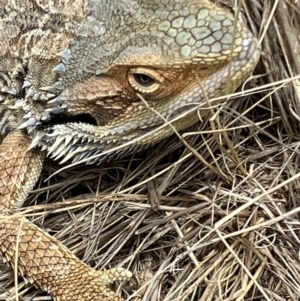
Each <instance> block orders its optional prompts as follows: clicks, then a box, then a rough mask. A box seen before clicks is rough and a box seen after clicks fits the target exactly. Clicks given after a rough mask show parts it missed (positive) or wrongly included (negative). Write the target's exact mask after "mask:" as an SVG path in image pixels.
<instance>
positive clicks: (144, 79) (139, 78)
mask: <svg viewBox="0 0 300 301" xmlns="http://www.w3.org/2000/svg"><path fill="white" fill-rule="evenodd" d="M133 78H134V80H135V81H136V82H137V83H138V84H139V85H141V86H143V87H146V88H147V87H150V86H152V85H153V84H154V83H155V79H154V78H152V77H151V76H149V75H148V74H144V73H136V74H134V75H133Z"/></svg>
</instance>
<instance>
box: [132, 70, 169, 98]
mask: <svg viewBox="0 0 300 301" xmlns="http://www.w3.org/2000/svg"><path fill="white" fill-rule="evenodd" d="M128 81H129V83H130V85H131V87H132V88H133V89H134V90H135V91H136V92H139V93H144V94H152V93H153V92H155V91H156V90H157V89H158V88H159V87H160V86H161V83H162V82H163V81H164V78H163V77H162V76H161V75H160V74H159V73H158V72H156V71H154V70H152V69H148V68H133V69H130V70H129V72H128Z"/></svg>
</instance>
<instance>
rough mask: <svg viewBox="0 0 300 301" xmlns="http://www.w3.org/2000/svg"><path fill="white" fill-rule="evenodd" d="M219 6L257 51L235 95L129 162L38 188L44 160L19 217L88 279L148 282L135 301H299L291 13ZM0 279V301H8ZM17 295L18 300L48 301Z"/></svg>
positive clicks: (298, 67) (295, 42)
mask: <svg viewBox="0 0 300 301" xmlns="http://www.w3.org/2000/svg"><path fill="white" fill-rule="evenodd" d="M217 2H218V3H220V4H221V5H223V6H225V7H227V8H230V9H232V11H235V12H237V11H238V7H237V6H235V5H236V2H237V3H238V5H239V3H241V7H240V17H241V18H243V20H244V21H245V22H246V23H247V24H248V26H249V27H250V28H251V30H252V31H253V32H254V33H255V34H256V35H257V36H258V39H259V40H260V42H261V45H262V50H263V53H262V57H261V60H260V62H259V65H258V67H257V69H256V71H255V73H254V74H253V77H252V78H251V79H249V80H248V81H247V83H246V84H245V85H244V86H243V87H242V89H240V92H238V93H235V94H234V96H233V97H232V99H231V100H230V101H224V103H223V104H222V105H220V106H219V107H218V109H217V110H215V111H214V112H212V114H211V115H210V116H207V117H206V118H205V119H203V120H202V121H199V123H198V124H196V125H195V126H194V127H193V128H190V129H189V130H188V131H185V132H183V133H180V138H178V136H177V135H174V136H173V137H171V138H170V139H168V140H166V141H162V142H161V143H160V144H158V145H156V146H155V147H153V148H152V149H150V150H148V151H145V152H143V153H139V154H136V155H135V156H132V157H130V158H126V159H124V160H119V161H117V162H111V163H107V164H103V165H101V166H80V167H78V166H76V167H74V168H71V169H67V170H63V171H61V172H59V173H58V174H57V175H54V176H52V177H50V178H48V177H49V176H50V175H52V174H53V172H54V171H56V170H58V169H59V168H60V166H58V165H55V166H54V165H53V162H51V161H49V162H48V163H47V166H46V168H45V171H44V175H43V179H42V180H43V181H45V180H46V179H47V180H46V183H45V182H43V181H42V180H41V182H40V186H39V188H37V189H36V190H35V191H34V193H33V194H32V195H31V198H30V200H29V201H28V202H27V203H26V205H27V206H28V207H27V208H26V209H24V212H25V213H26V214H27V216H29V217H30V218H31V219H32V220H35V223H36V224H38V225H40V226H41V227H42V228H44V229H46V230H47V231H48V232H49V233H51V234H53V235H54V236H56V237H57V238H58V239H59V240H60V241H61V242H62V243H63V244H64V245H66V246H67V247H69V248H70V249H71V250H73V251H74V252H75V253H76V254H77V255H78V256H79V257H80V258H82V259H83V260H84V261H85V262H87V263H89V264H90V265H92V266H94V267H95V268H96V269H108V268H110V267H112V266H116V265H121V266H123V267H125V268H128V269H129V270H131V271H134V272H137V274H138V275H139V276H140V277H141V278H145V279H148V281H146V283H145V284H144V285H142V286H141V287H142V291H137V292H133V294H134V295H140V296H142V298H143V300H152V301H154V300H155V301H156V300H164V301H171V300H180V301H184V300H193V301H194V300H197V301H209V300H222V301H225V300H226V301H229V300H236V301H238V300H276V301H281V300H299V298H300V260H299V249H300V239H299V232H300V230H299V227H300V221H299V217H300V179H299V178H300V167H299V164H300V161H299V159H300V148H299V146H300V142H299V129H300V127H299V124H300V123H299V122H300V2H297V1H294V0H286V1H285V0H279V1H277V0H245V1H244V2H242V1H234V0H219V1H217ZM241 91H242V92H241ZM37 200H39V202H38V203H37ZM41 200H43V201H42V202H41ZM0 270H1V271H4V272H2V273H1V275H0V283H1V289H0V300H13V299H14V298H15V297H16V285H15V282H14V275H13V272H12V271H11V270H10V269H9V268H7V267H6V265H4V264H1V266H0ZM141 271H142V272H141ZM17 285H18V296H19V300H32V298H34V299H33V300H41V298H46V299H47V297H42V296H46V295H45V294H44V293H41V292H40V291H36V290H35V289H32V287H31V286H27V285H25V282H24V280H23V279H21V278H19V283H18V284H17ZM120 289H121V290H122V289H124V285H123V286H120ZM126 291H128V292H129V293H132V290H130V288H129V289H128V290H127V288H126V287H125V291H124V296H125V297H128V296H129V295H128V294H127V292H126ZM137 299H138V298H137Z"/></svg>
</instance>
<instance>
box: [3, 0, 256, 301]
mask: <svg viewBox="0 0 300 301" xmlns="http://www.w3.org/2000/svg"><path fill="white" fill-rule="evenodd" d="M259 54H260V49H259V46H258V44H257V41H256V39H255V38H254V37H253V36H252V34H251V33H250V32H249V31H248V30H247V29H246V28H245V27H244V26H243V25H242V24H241V23H239V22H236V23H235V21H234V17H233V16H231V15H230V14H229V13H228V12H226V11H224V10H223V9H221V8H219V7H217V6H215V5H213V4H212V3H210V2H209V1H208V0H154V1H148V0H139V1H137V0H93V1H92V0H72V1H71V0H57V1H46V0H0V109H1V111H0V133H1V135H2V136H3V137H6V138H5V139H4V141H3V143H2V145H1V146H0V175H1V178H0V212H1V216H2V217H1V218H0V256H2V257H5V258H6V259H7V260H8V261H9V262H10V263H11V265H12V266H14V265H15V263H16V262H17V266H18V271H19V273H20V274H21V275H24V276H26V277H27V278H28V279H29V280H30V281H31V282H32V283H34V284H35V285H36V286H37V287H39V288H41V289H43V290H45V291H47V292H48V293H49V294H50V295H51V296H52V297H53V298H54V299H55V300H103V301H109V300H123V299H122V298H121V297H119V296H117V295H116V294H115V293H114V292H112V291H111V290H110V289H109V288H108V285H109V284H110V283H111V282H113V281H115V280H124V279H129V278H131V277H132V275H131V273H130V272H128V271H126V270H123V269H121V268H119V269H113V270H110V271H106V272H99V271H95V270H93V269H91V268H89V267H88V266H87V265H85V264H84V263H83V262H81V261H80V260H79V259H77V258H76V257H75V255H73V254H72V253H71V252H70V251H69V250H68V249H66V248H65V247H64V246H63V245H62V244H60V243H59V242H58V241H57V240H56V239H55V238H53V237H51V236H50V235H48V234H47V233H45V232H44V231H43V230H41V229H39V228H37V227H36V226H35V225H33V224H32V223H31V222H29V221H28V220H27V219H25V218H22V217H21V216H19V215H16V214H15V215H12V214H11V210H13V209H15V208H18V207H19V206H22V204H23V202H24V200H25V199H26V197H27V195H28V193H29V191H30V190H31V189H32V188H33V186H34V185H35V182H36V181H37V178H38V176H39V174H40V171H41V168H42V164H43V160H44V157H45V153H44V152H43V151H44V150H46V151H47V153H48V155H51V156H52V157H53V158H55V159H57V160H58V159H60V160H63V161H66V160H70V159H71V160H73V161H79V160H81V159H84V160H85V161H87V162H89V163H93V162H98V163H99V162H101V161H103V160H109V159H112V158H116V157H120V156H122V155H125V154H130V153H132V152H135V151H138V150H140V149H143V148H145V147H148V146H149V145H152V144H154V143H156V142H158V141H159V140H161V139H163V138H165V137H167V136H169V135H171V134H172V132H173V129H172V127H171V126H170V124H169V123H172V126H173V127H175V128H176V130H182V129H185V128H187V127H188V126H190V125H192V124H193V123H194V122H196V121H197V120H198V117H199V114H200V115H205V114H206V113H207V112H208V110H207V107H208V106H209V105H215V104H217V103H218V102H219V101H220V100H218V101H216V100H214V98H216V97H218V96H221V95H225V94H228V93H230V92H232V91H234V90H235V89H236V88H237V87H238V86H239V85H240V84H241V83H242V82H243V81H244V80H245V79H246V78H247V77H248V76H249V75H250V74H251V72H252V71H253V69H254V67H255V65H256V63H257V61H258V59H259ZM196 108H201V111H200V113H199V114H197V111H196ZM203 108H206V110H202V109H203ZM191 109H194V110H191ZM189 110H190V112H189V113H188V114H185V116H181V114H182V113H185V112H187V111H189ZM81 114H88V115H89V116H91V117H92V118H93V121H94V122H93V124H89V123H86V122H79V121H80V120H82V119H81ZM70 117H75V120H77V122H76V121H74V118H73V119H72V122H71V121H70V122H69V123H62V122H61V121H62V119H66V120H68V118H70ZM49 121H50V122H49ZM29 147H30V150H29ZM17 242H18V245H17ZM16 255H17V256H16ZM16 258H17V261H16Z"/></svg>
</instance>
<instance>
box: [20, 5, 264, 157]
mask: <svg viewBox="0 0 300 301" xmlns="http://www.w3.org/2000/svg"><path fill="white" fill-rule="evenodd" d="M66 2H67V1H66ZM82 2H83V3H85V4H86V6H84V8H83V13H82V15H80V16H76V17H74V16H73V17H70V16H69V17H68V18H67V19H66V20H65V21H64V23H63V26H62V24H60V27H63V29H62V30H60V39H59V41H57V38H56V37H57V32H55V33H53V32H50V33H49V34H50V35H51V36H52V40H55V41H56V42H55V43H54V42H53V45H54V46H53V45H52V44H50V45H48V46H47V47H49V49H51V51H49V52H51V53H52V52H54V51H53V49H55V59H54V58H53V56H49V57H50V59H48V61H47V60H45V61H43V62H44V64H45V65H46V63H45V62H48V65H47V68H46V69H45V70H46V72H42V75H41V79H39V88H38V90H39V93H44V94H43V95H46V97H44V98H47V97H48V96H47V95H50V96H51V97H50V100H49V99H47V101H48V102H47V104H46V105H44V104H42V103H41V104H39V102H40V99H38V100H37V101H35V105H36V107H39V108H41V109H40V111H39V113H40V114H41V117H40V120H39V121H38V122H36V118H35V119H34V120H33V121H32V118H31V123H32V124H30V126H33V128H34V131H33V133H34V134H33V136H34V137H33V138H34V139H33V145H36V144H39V145H40V146H42V148H44V149H46V150H47V151H48V153H49V154H51V155H52V156H53V157H56V158H57V159H58V158H62V157H64V160H68V159H73V160H75V161H79V160H81V159H86V160H87V161H89V162H95V161H97V162H100V161H103V160H104V159H112V158H115V157H118V156H122V155H123V154H125V153H126V154H130V153H132V152H134V151H138V150H140V149H143V148H145V147H147V146H150V145H152V144H154V143H156V142H158V141H159V140H161V139H163V138H165V137H167V136H169V135H171V134H172V133H174V131H180V130H183V129H185V128H187V127H188V126H190V125H192V124H193V123H195V122H196V121H197V120H198V119H199V115H205V114H206V112H208V111H209V108H210V107H211V106H215V105H216V104H218V103H219V102H220V101H221V98H218V97H220V96H222V95H226V94H229V93H231V92H232V91H233V90H235V89H236V88H237V87H238V86H239V85H240V84H241V83H242V82H243V81H244V80H245V79H246V78H247V77H248V76H249V74H250V73H251V72H252V70H253V69H254V67H255V65H256V63H257V61H258V59H259V52H260V49H259V46H258V44H257V41H256V39H255V38H254V37H253V36H252V34H251V33H250V32H249V31H248V30H247V29H246V28H245V27H244V26H243V25H242V24H241V23H239V22H235V20H234V17H233V16H231V14H229V13H228V12H226V11H224V10H223V9H221V8H218V7H217V6H215V5H213V4H212V3H210V2H209V1H207V0H203V1H199V0H197V1H196V0H182V1H179V0H169V1H155V3H154V2H152V1H147V0H141V1H116V0H112V1H109V5H108V4H106V1H101V0H98V1H87V0H86V1H82ZM112 8H114V9H112ZM66 29H67V30H66ZM57 30H58V29H57ZM62 37H63V38H62ZM48 39H49V37H48ZM39 44H41V43H37V44H36V46H35V48H36V49H37V50H36V55H33V54H32V55H31V61H30V63H29V66H31V68H32V70H34V67H35V66H37V64H38V63H39V62H40V61H41V55H42V53H45V49H47V47H46V46H45V41H44V44H43V45H44V46H43V47H41V46H40V45H39ZM46 45H47V43H46ZM57 49H59V51H56V50H57ZM57 57H58V62H57ZM54 62H55V64H54ZM48 66H52V67H51V68H52V69H53V70H52V71H51V72H49V68H48ZM53 67H54V68H53ZM29 73H30V72H29ZM31 77H33V73H32V75H31ZM29 78H30V74H29V76H28V80H29ZM41 83H46V85H44V86H42V85H41ZM29 90H30V88H29ZM27 94H28V91H27ZM40 95H41V94H40ZM30 97H31V96H30ZM223 99H224V98H223ZM57 114H58V115H59V116H64V118H66V121H64V122H62V123H60V122H58V121H56V120H57V119H56V117H55V115H57ZM82 115H88V116H90V117H91V118H92V120H93V122H92V124H91V123H86V122H83V121H80V118H79V120H78V121H71V122H68V120H70V119H69V117H72V118H73V117H74V116H75V120H76V116H82ZM73 119H74V118H73ZM49 120H50V122H49ZM60 120H61V118H60ZM28 121H29V120H28ZM28 121H27V124H26V125H27V126H28V124H29V123H30V122H29V123H28ZM40 121H46V122H44V123H43V124H42V125H38V123H40ZM112 150H114V151H113V153H112Z"/></svg>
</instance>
